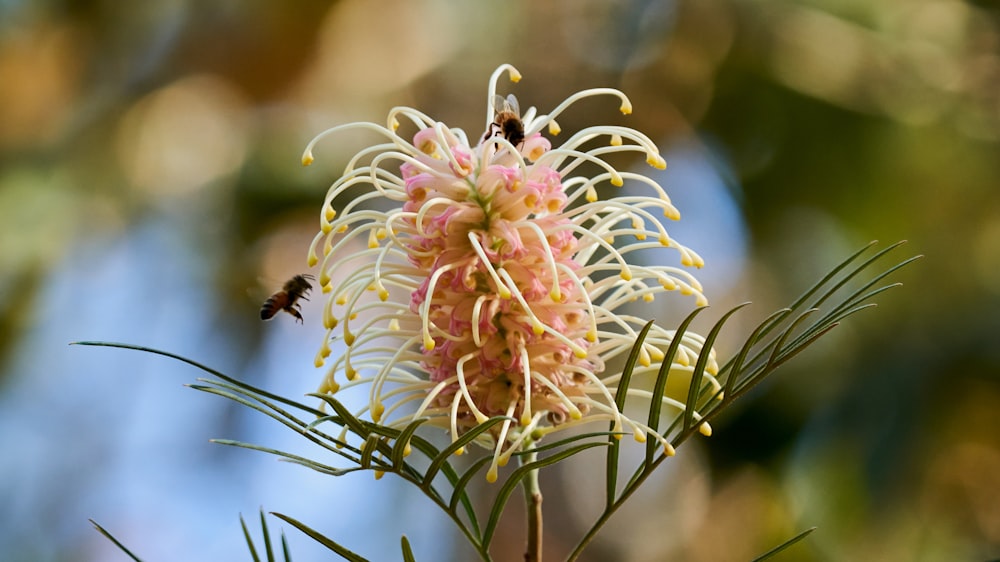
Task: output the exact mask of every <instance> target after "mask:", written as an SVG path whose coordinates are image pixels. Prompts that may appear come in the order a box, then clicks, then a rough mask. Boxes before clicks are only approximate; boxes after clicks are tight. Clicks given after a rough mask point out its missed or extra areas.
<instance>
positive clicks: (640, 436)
mask: <svg viewBox="0 0 1000 562" xmlns="http://www.w3.org/2000/svg"><path fill="white" fill-rule="evenodd" d="M632 437H633V438H634V439H635V440H636V442H637V443H645V442H646V434H645V433H643V432H642V431H639V429H638V428H636V429H635V430H634V431H633V432H632Z"/></svg>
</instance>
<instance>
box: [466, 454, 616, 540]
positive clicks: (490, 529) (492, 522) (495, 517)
mask: <svg viewBox="0 0 1000 562" xmlns="http://www.w3.org/2000/svg"><path fill="white" fill-rule="evenodd" d="M606 445H607V443H606V442H603V441H599V442H590V443H582V444H580V445H577V446H575V447H570V448H569V449H564V450H562V451H559V452H558V453H555V454H553V455H550V456H548V457H545V458H544V459H539V460H537V461H535V462H530V463H527V464H525V465H522V466H519V467H517V469H516V470H515V471H514V472H513V473H512V474H511V475H510V477H509V478H507V481H505V482H504V483H503V486H501V487H500V491H499V492H497V496H496V499H494V501H493V508H492V509H490V516H489V519H488V520H487V521H486V527H485V528H484V530H483V546H484V547H485V548H487V549H488V548H489V545H490V541H492V540H493V533H494V532H495V531H496V527H497V523H499V522H500V516H501V515H503V510H504V507H505V506H506V505H507V500H509V499H510V495H511V494H512V493H513V492H514V488H516V487H517V486H518V485H519V484H520V483H521V480H523V479H524V477H526V476H527V475H528V474H529V473H530V472H531V471H532V470H538V469H540V468H544V467H546V466H549V465H552V464H555V463H557V462H559V461H561V460H563V459H567V458H569V457H571V456H573V455H575V454H577V453H579V452H581V451H585V450H587V449H591V448H594V447H602V446H606Z"/></svg>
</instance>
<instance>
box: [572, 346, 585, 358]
mask: <svg viewBox="0 0 1000 562" xmlns="http://www.w3.org/2000/svg"><path fill="white" fill-rule="evenodd" d="M573 355H574V356H575V357H576V358H577V359H586V358H587V350H586V349H583V348H582V347H580V348H577V349H574V350H573Z"/></svg>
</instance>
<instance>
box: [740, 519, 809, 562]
mask: <svg viewBox="0 0 1000 562" xmlns="http://www.w3.org/2000/svg"><path fill="white" fill-rule="evenodd" d="M815 530H816V527H810V528H808V529H806V530H805V531H802V532H801V533H799V534H797V535H795V536H794V537H792V538H790V539H788V540H787V541H785V542H783V543H781V544H780V545H778V546H776V547H774V548H772V549H771V550H769V551H767V552H765V553H764V554H761V555H760V556H758V557H757V558H754V559H753V560H752V561H751V562H762V561H763V560H767V559H768V558H771V557H772V556H774V555H775V554H778V553H779V552H781V551H782V550H785V549H786V548H788V547H790V546H792V545H793V544H795V543H797V542H799V541H800V540H802V539H804V538H806V537H807V536H809V534H810V533H812V532H813V531H815Z"/></svg>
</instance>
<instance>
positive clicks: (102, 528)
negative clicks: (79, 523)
mask: <svg viewBox="0 0 1000 562" xmlns="http://www.w3.org/2000/svg"><path fill="white" fill-rule="evenodd" d="M87 521H90V524H91V525H93V526H94V527H95V528H96V529H97V531H98V532H99V533H101V534H102V535H104V537H105V538H106V539H108V540H109V541H111V542H113V543H115V546H117V547H118V548H119V549H121V551H122V552H124V553H125V554H126V555H128V557H129V558H131V559H132V560H135V562H142V560H141V559H139V557H138V556H136V555H135V554H132V551H131V550H129V549H127V548H125V545H123V544H122V543H120V542H118V539H116V538H115V537H114V535H112V534H111V533H109V532H108V531H107V530H105V529H104V527H101V526H100V525H98V524H97V521H94V520H93V519H88V520H87Z"/></svg>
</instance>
